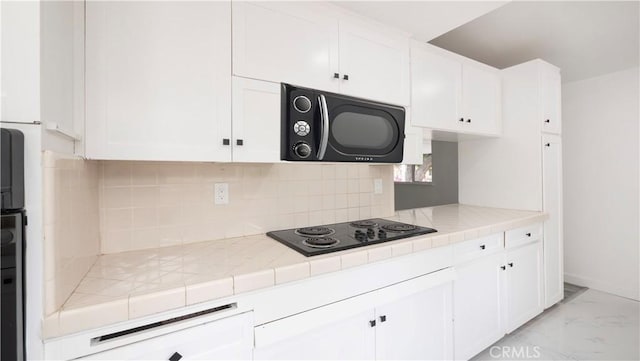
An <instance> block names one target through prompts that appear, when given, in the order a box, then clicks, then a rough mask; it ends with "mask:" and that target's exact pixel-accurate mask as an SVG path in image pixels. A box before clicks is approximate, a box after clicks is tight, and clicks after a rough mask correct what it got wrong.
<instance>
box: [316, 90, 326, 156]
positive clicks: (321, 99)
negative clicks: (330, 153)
mask: <svg viewBox="0 0 640 361" xmlns="http://www.w3.org/2000/svg"><path fill="white" fill-rule="evenodd" d="M318 104H319V105H320V121H322V127H321V128H320V146H319V147H318V160H322V159H323V158H324V153H325V152H326V151H327V145H328V143H329V110H328V109H327V99H326V98H325V97H324V95H322V94H320V95H319V96H318Z"/></svg>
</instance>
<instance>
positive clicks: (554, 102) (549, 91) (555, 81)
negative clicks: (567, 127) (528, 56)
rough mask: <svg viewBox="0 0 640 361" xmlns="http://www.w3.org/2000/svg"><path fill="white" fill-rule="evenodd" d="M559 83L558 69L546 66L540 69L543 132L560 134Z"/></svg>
mask: <svg viewBox="0 0 640 361" xmlns="http://www.w3.org/2000/svg"><path fill="white" fill-rule="evenodd" d="M560 83H561V81H560V72H559V71H558V69H555V68H551V67H546V66H544V67H543V68H542V69H541V71H540V96H541V102H542V112H543V114H542V131H543V132H545V133H552V134H560V133H561V131H562V119H561V118H562V116H561V111H560V104H561V91H560V88H561V84H560Z"/></svg>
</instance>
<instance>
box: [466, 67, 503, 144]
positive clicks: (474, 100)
mask: <svg viewBox="0 0 640 361" xmlns="http://www.w3.org/2000/svg"><path fill="white" fill-rule="evenodd" d="M462 104H463V106H462V109H463V110H462V115H461V117H462V118H464V122H459V125H460V128H459V129H460V130H462V131H464V132H472V133H480V134H489V135H492V134H499V133H500V127H499V124H500V120H499V116H500V107H501V104H500V77H499V76H498V74H497V73H496V72H493V71H491V70H489V69H484V68H482V67H480V66H474V65H471V64H464V66H463V67H462Z"/></svg>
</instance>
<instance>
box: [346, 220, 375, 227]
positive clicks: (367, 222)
mask: <svg viewBox="0 0 640 361" xmlns="http://www.w3.org/2000/svg"><path fill="white" fill-rule="evenodd" d="M351 225H352V226H353V227H356V228H371V227H376V226H377V225H378V224H377V223H376V222H374V221H372V220H370V219H366V220H364V221H355V222H351Z"/></svg>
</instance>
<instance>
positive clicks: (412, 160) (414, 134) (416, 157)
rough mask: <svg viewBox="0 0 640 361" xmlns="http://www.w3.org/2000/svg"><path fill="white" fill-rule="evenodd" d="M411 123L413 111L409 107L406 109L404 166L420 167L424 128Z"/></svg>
mask: <svg viewBox="0 0 640 361" xmlns="http://www.w3.org/2000/svg"><path fill="white" fill-rule="evenodd" d="M411 122H412V120H411V110H410V108H409V107H406V108H405V123H404V148H403V151H402V164H407V165H420V164H422V154H423V149H422V148H423V142H424V141H423V138H424V137H423V135H422V128H418V127H414V126H413V125H412V124H411Z"/></svg>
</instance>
